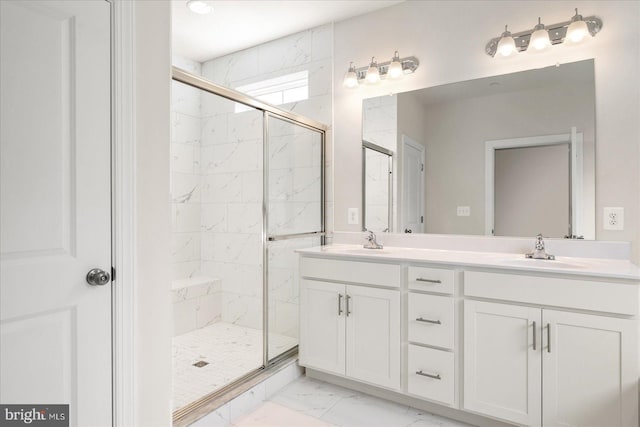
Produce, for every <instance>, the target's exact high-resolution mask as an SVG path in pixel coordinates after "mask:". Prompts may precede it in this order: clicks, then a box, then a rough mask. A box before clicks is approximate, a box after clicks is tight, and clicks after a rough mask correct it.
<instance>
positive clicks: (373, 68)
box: [364, 57, 380, 85]
mask: <svg viewBox="0 0 640 427" xmlns="http://www.w3.org/2000/svg"><path fill="white" fill-rule="evenodd" d="M364 81H365V82H367V83H368V84H370V85H374V84H376V83H378V82H379V81H380V70H379V69H378V63H377V62H376V58H375V57H372V58H371V64H369V68H367V74H366V75H365V76H364Z"/></svg>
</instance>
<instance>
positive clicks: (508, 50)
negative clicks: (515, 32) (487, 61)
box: [497, 25, 518, 57]
mask: <svg viewBox="0 0 640 427" xmlns="http://www.w3.org/2000/svg"><path fill="white" fill-rule="evenodd" d="M497 49H498V53H499V54H500V56H505V57H506V56H512V55H515V54H516V53H518V49H517V48H516V42H515V40H513V37H512V36H511V32H510V31H509V30H507V26H506V25H505V26H504V33H502V35H501V36H500V41H499V42H498V47H497Z"/></svg>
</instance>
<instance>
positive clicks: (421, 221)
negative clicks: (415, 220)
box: [420, 216, 424, 224]
mask: <svg viewBox="0 0 640 427" xmlns="http://www.w3.org/2000/svg"><path fill="white" fill-rule="evenodd" d="M420 224H424V216H420Z"/></svg>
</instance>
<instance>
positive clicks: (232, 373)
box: [173, 322, 298, 410]
mask: <svg viewBox="0 0 640 427" xmlns="http://www.w3.org/2000/svg"><path fill="white" fill-rule="evenodd" d="M269 337H270V339H269V351H270V353H273V354H279V353H281V352H283V351H286V350H288V349H290V348H291V347H293V346H295V345H296V344H297V343H298V342H297V340H296V339H295V338H291V337H287V336H284V335H277V334H270V335H269ZM198 361H204V362H207V363H208V364H207V365H206V366H203V367H201V368H198V367H195V366H193V364H194V363H196V362H198ZM260 366H262V331H261V330H259V329H252V328H245V327H242V326H237V325H233V324H229V323H223V322H218V323H214V324H213V325H209V326H206V327H204V328H200V329H196V330H193V331H191V332H187V333H186V334H182V335H178V336H175V337H173V409H174V410H176V409H179V408H181V407H183V406H185V405H187V404H189V403H191V402H193V401H195V400H197V399H199V398H201V397H203V396H206V395H207V394H209V393H211V392H213V391H215V390H217V389H219V388H221V387H224V386H225V385H227V384H228V383H230V382H232V381H234V380H236V379H238V378H239V377H241V376H243V375H245V374H247V373H248V372H250V371H252V370H254V369H257V368H259V367H260Z"/></svg>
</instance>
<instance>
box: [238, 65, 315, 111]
mask: <svg viewBox="0 0 640 427" xmlns="http://www.w3.org/2000/svg"><path fill="white" fill-rule="evenodd" d="M236 90H237V91H238V92H242V93H245V94H247V95H249V96H252V97H254V98H258V99H260V100H262V101H265V102H268V103H269V104H272V105H281V104H287V103H289V102H296V101H302V100H304V99H308V98H309V71H308V70H304V71H300V72H297V73H292V74H287V75H285V76H280V77H276V78H273V79H268V80H262V81H260V82H256V83H251V84H248V85H244V86H238V87H237V88H236ZM235 109H236V113H240V112H242V111H249V110H250V109H251V107H248V106H246V105H244V104H239V103H236V107H235Z"/></svg>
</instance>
